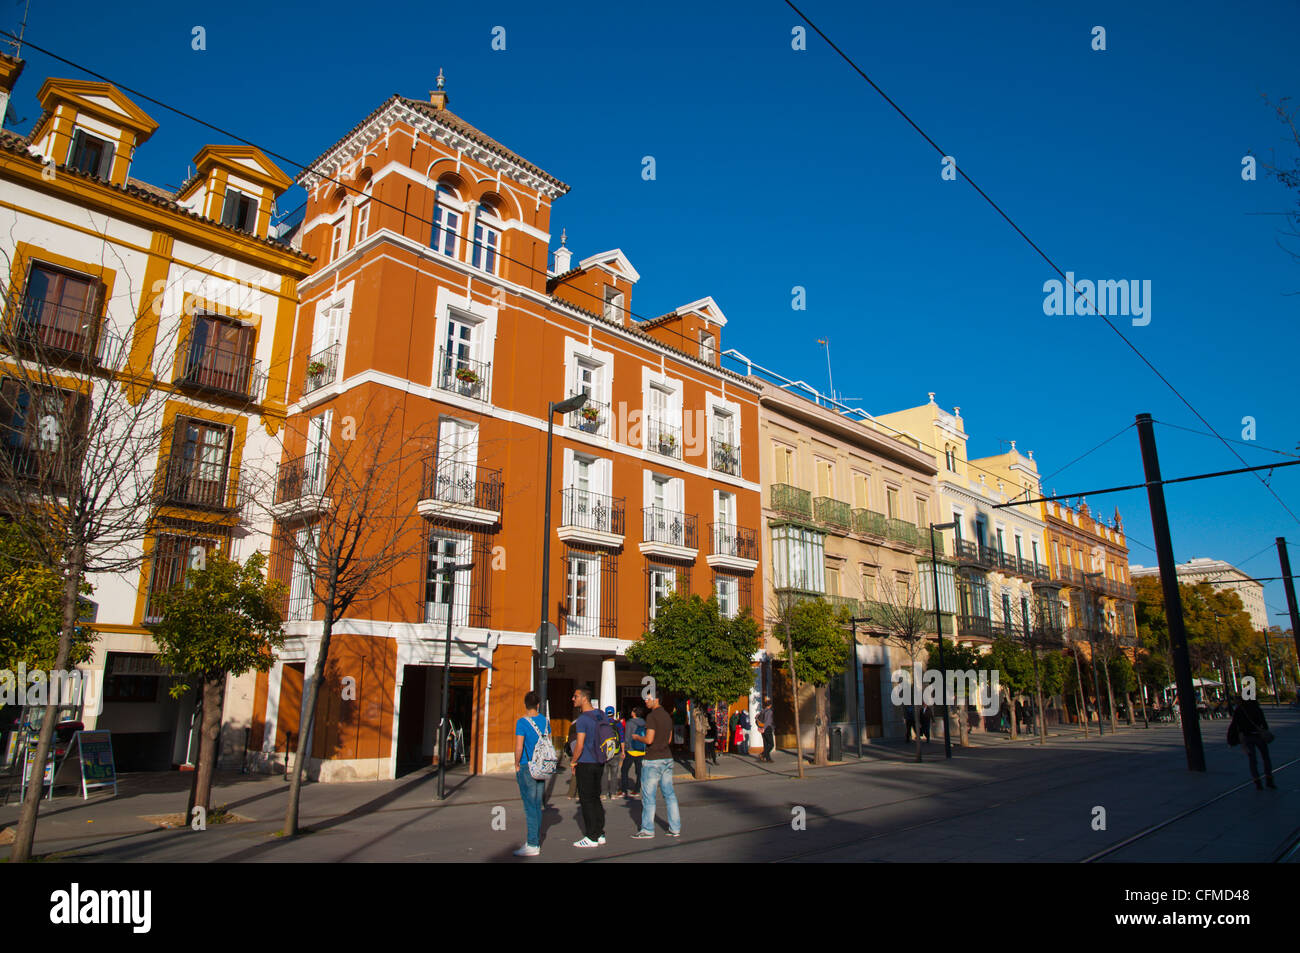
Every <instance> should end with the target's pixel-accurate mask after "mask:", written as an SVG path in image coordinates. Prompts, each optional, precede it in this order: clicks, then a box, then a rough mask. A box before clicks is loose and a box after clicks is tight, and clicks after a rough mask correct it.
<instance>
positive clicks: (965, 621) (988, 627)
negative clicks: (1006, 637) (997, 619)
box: [957, 615, 993, 639]
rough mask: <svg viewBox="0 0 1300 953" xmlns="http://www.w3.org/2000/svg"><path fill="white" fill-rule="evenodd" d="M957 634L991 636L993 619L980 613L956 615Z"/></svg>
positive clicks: (988, 637) (986, 637)
mask: <svg viewBox="0 0 1300 953" xmlns="http://www.w3.org/2000/svg"><path fill="white" fill-rule="evenodd" d="M957 634H958V635H969V636H977V637H980V638H985V639H991V638H993V620H992V619H989V618H986V617H985V616H982V615H959V616H957Z"/></svg>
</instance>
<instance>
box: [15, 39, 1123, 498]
mask: <svg viewBox="0 0 1300 953" xmlns="http://www.w3.org/2000/svg"><path fill="white" fill-rule="evenodd" d="M0 36H8V37H11V38H12V36H13V34H11V33H9V32H7V31H5V30H0ZM23 42H24V43H26V44H27V45H28V46H30V47H31V48H32V49H34V50H36V51H37V52H38V53H42V54H44V55H45V56H49V57H51V58H52V59H55V60H58V61H59V62H60V63H64V64H65V65H67V66H71V67H72V68H73V69H77V70H80V71H81V72H83V73H85V74H87V75H88V76H93V77H95V78H97V79H100V80H102V81H104V82H106V83H112V84H113V85H114V86H116V87H117V88H118V89H121V90H123V91H124V92H127V93H130V94H131V95H133V96H137V97H139V98H141V99H144V100H146V101H148V102H150V103H153V104H154V105H156V106H159V107H160V108H162V109H166V110H168V111H170V112H172V113H175V114H176V115H178V116H180V117H182V118H184V119H188V120H189V121H191V122H194V123H197V124H198V125H200V126H203V127H204V128H206V129H210V130H212V131H213V132H216V133H220V134H221V135H223V136H227V137H229V138H231V139H235V140H237V141H239V142H242V143H243V144H245V145H248V146H253V147H254V148H256V149H260V150H261V151H262V152H264V153H266V154H267V155H268V156H270V157H272V158H274V159H279V160H280V161H282V162H285V163H287V164H289V165H291V166H293V167H295V168H297V169H301V170H302V171H305V172H311V173H312V174H314V175H318V176H320V178H321V179H322V180H323V181H326V182H329V183H332V184H334V185H338V186H339V187H340V188H343V189H346V190H348V191H349V192H352V193H357V189H355V188H354V187H353V186H350V185H348V184H347V183H345V182H342V181H341V180H339V179H336V178H333V177H332V176H328V175H325V174H324V173H322V172H319V171H317V170H316V169H314V168H313V167H311V166H310V165H307V164H305V163H302V162H298V161H297V160H295V159H293V158H291V157H289V156H286V155H284V154H282V153H280V152H277V151H275V150H274V149H270V148H267V147H265V146H261V145H259V144H258V143H256V142H254V141H253V140H251V139H246V138H245V137H243V136H240V135H238V134H237V133H234V132H231V131H230V130H228V129H225V128H223V127H221V126H217V125H215V124H213V123H210V122H208V121H207V120H205V119H201V118H199V117H198V116H196V115H194V114H192V113H190V112H187V111H186V110H184V109H180V108H179V107H176V106H172V105H171V104H169V103H167V102H164V101H163V100H160V99H158V98H156V97H154V96H150V95H149V94H148V93H145V92H143V91H142V90H138V89H135V88H134V87H131V86H128V85H126V84H125V83H120V82H118V81H116V80H114V79H112V78H111V77H109V76H106V75H104V74H103V73H100V72H97V71H95V70H93V69H90V68H89V67H87V66H83V65H82V64H80V63H78V62H76V61H74V60H70V59H68V58H66V57H64V56H60V55H59V54H58V53H55V52H53V51H52V50H48V49H45V48H44V47H41V46H38V45H36V44H34V43H31V42H30V41H28V40H24V41H23ZM828 42H829V41H828ZM367 201H371V202H375V203H376V204H378V205H380V206H382V207H386V208H391V209H393V210H395V211H399V212H402V213H403V214H404V215H405V216H406V217H407V218H409V219H411V220H413V221H416V222H419V223H420V224H422V225H427V226H429V227H430V228H432V227H434V225H435V223H434V222H433V221H432V220H430V219H425V218H421V217H420V216H418V215H416V214H414V213H412V212H410V211H408V210H406V209H403V208H401V207H400V206H397V205H394V204H392V203H391V202H385V201H383V200H382V199H379V198H377V197H375V196H373V195H372V196H371V197H370V198H369V199H368V200H367ZM303 204H304V205H305V204H306V202H304V203H303ZM299 207H301V206H299ZM294 211H295V212H296V211H297V209H294ZM290 214H292V213H290ZM461 237H462V238H463V239H464V240H465V242H466V243H467V244H470V245H473V246H476V247H480V248H482V247H485V245H484V243H482V242H477V241H475V240H473V239H472V238H471V237H470V236H469V235H464V236H461ZM496 253H497V256H498V257H499V258H501V259H502V260H503V261H508V262H510V263H512V264H515V265H518V266H520V267H521V268H524V269H525V270H527V271H530V272H533V273H535V274H538V275H540V276H542V277H544V278H551V277H553V276H552V275H551V274H550V273H549V272H546V271H545V270H543V269H540V268H537V267H535V266H534V265H531V264H529V263H528V262H525V261H520V260H518V259H515V258H511V257H509V256H508V255H505V254H503V253H502V252H501V251H500V250H499V249H498V250H496ZM572 290H575V291H578V292H581V293H582V294H585V295H587V296H588V297H590V298H593V299H594V300H595V301H596V302H597V303H599V304H600V305H601V307H602V308H603V307H604V299H603V298H601V297H600V296H599V295H597V294H596V293H595V292H591V291H587V290H585V289H582V288H574V289H572ZM620 310H621V311H622V312H623V313H625V314H627V315H629V316H630V317H633V318H636V319H637V320H638V321H647V320H652V318H647V317H645V316H643V315H640V314H638V313H637V312H635V311H633V310H632V309H630V308H626V307H624V308H621V309H620ZM655 317H658V315H656V316H655ZM633 330H636V329H635V328H633ZM662 330H665V331H669V333H672V334H675V335H677V337H679V338H680V339H682V340H683V341H684V342H687V341H689V339H688V338H687V337H686V335H685V334H684V333H682V332H681V331H675V330H671V329H668V328H664V329H662ZM872 420H873V422H874V423H876V424H878V425H879V426H881V427H883V428H885V429H887V430H891V431H893V432H894V433H896V434H898V435H900V436H907V437H909V438H911V439H914V440H916V441H917V443H919V444H920V445H921V446H922V447H924V448H925V449H927V450H930V451H933V452H934V453H935V454H942V451H941V450H940V449H939V448H938V447H934V446H931V445H930V444H928V443H925V442H924V441H922V440H920V439H919V438H916V437H913V436H912V435H911V434H908V433H906V432H905V431H902V430H898V429H897V428H894V427H891V426H889V425H888V424H884V423H882V422H880V421H878V420H876V419H875V418H874V417H873V418H872ZM1130 426H1132V425H1131V424H1130ZM1125 429H1128V428H1125ZM1121 433H1123V431H1121ZM1115 436H1119V434H1116V435H1115ZM1111 439H1112V440H1113V439H1114V437H1112V438H1111ZM1106 442H1107V443H1108V442H1109V441H1106ZM1100 446H1104V444H1102V445H1099V447H1096V448H1093V449H1094V450H1096V449H1099V448H1100ZM1092 452H1093V451H1092V450H1090V451H1088V453H1092ZM1084 456H1087V454H1084ZM1079 459H1082V457H1079V458H1076V460H1074V461H1071V463H1070V464H1066V466H1070V465H1071V464H1073V463H1075V462H1078V460H1079ZM966 465H967V466H968V467H969V468H970V469H972V470H975V471H977V472H979V473H985V474H987V475H989V476H991V477H995V478H1001V474H998V473H996V472H994V471H992V470H986V469H984V468H983V467H979V466H975V465H973V464H971V463H970V461H967V464H966ZM1062 469H1064V468H1062ZM1057 472H1060V471H1057Z"/></svg>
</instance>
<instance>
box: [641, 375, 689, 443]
mask: <svg viewBox="0 0 1300 953" xmlns="http://www.w3.org/2000/svg"><path fill="white" fill-rule="evenodd" d="M651 384H656V385H658V386H659V387H660V388H662V389H663V390H666V391H668V417H669V419H668V420H664V421H660V422H661V423H664V424H667V425H668V426H670V427H676V428H677V429H678V431H680V432H681V434H682V439H681V440H680V441H679V446H681V445H682V444H685V442H686V433H685V431H684V430H683V429H682V382H681V380H680V379H679V378H676V377H669V376H668V375H667V374H661V373H660V372H659V371H656V370H655V369H654V368H652V367H647V366H645V365H644V364H643V365H642V366H641V448H642V449H643V450H646V451H649V450H650V385H651ZM682 451H683V453H682V456H683V459H684V458H685V447H684V446H682Z"/></svg>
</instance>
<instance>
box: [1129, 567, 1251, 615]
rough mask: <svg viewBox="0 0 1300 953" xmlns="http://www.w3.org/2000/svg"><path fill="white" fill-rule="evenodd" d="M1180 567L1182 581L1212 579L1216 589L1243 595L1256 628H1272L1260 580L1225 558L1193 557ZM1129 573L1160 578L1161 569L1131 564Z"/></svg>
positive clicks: (1193, 582)
mask: <svg viewBox="0 0 1300 953" xmlns="http://www.w3.org/2000/svg"><path fill="white" fill-rule="evenodd" d="M1176 570H1177V572H1178V581H1179V582H1185V583H1188V584H1189V585H1196V584H1197V583H1198V582H1208V583H1209V584H1210V585H1211V586H1213V587H1214V588H1215V589H1221V590H1229V591H1231V592H1235V593H1236V594H1237V595H1239V596H1241V604H1242V605H1243V606H1245V607H1246V611H1247V612H1249V613H1250V624H1251V625H1253V626H1254V627H1255V628H1256V630H1264V629H1267V628H1268V610H1267V609H1265V608H1264V586H1263V584H1262V583H1258V582H1256V581H1255V580H1254V579H1252V578H1251V577H1250V576H1248V575H1246V574H1245V573H1244V572H1242V571H1241V570H1240V569H1238V568H1237V567H1236V566H1233V565H1232V564H1231V563H1226V562H1224V561H1223V560H1222V559H1207V558H1204V557H1202V558H1200V559H1189V560H1188V561H1187V562H1185V563H1180V564H1179V565H1178V566H1177V567H1176ZM1129 575H1130V576H1132V577H1133V578H1134V579H1141V578H1143V577H1144V576H1146V577H1154V578H1156V579H1159V578H1160V570H1159V569H1157V568H1156V567H1155V566H1131V567H1129Z"/></svg>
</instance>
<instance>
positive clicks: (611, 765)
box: [600, 705, 627, 801]
mask: <svg viewBox="0 0 1300 953" xmlns="http://www.w3.org/2000/svg"><path fill="white" fill-rule="evenodd" d="M617 714H618V712H616V711H615V710H614V706H613V705H606V706H605V717H606V718H608V719H609V721H610V724H612V725H613V726H614V731H615V732H616V733H617V735H618V748H619V753H618V754H617V755H615V756H614V757H612V758H610V759H609V760H608V761H606V762H605V772H604V774H603V775H601V784H600V790H601V793H602V794H603V795H604V796H605V798H606V799H607V800H610V801H612V800H614V798H616V797H618V796H619V795H620V794H622V793H623V792H622V791H620V790H619V772H618V769H619V767H620V766H621V765H622V763H623V752H624V751H626V750H627V745H626V744H624V743H623V725H622V724H621V723H620V722H619V720H618V719H617V718H616V717H615V715H617Z"/></svg>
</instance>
